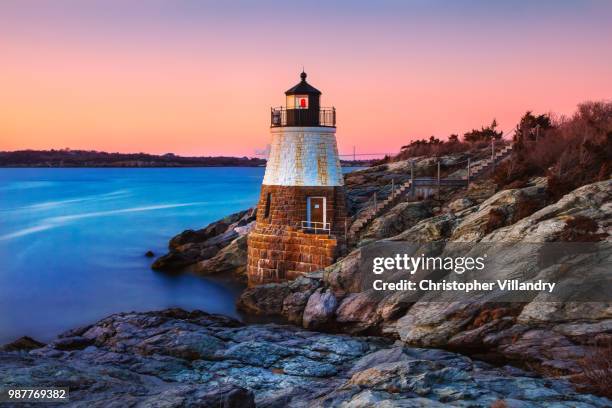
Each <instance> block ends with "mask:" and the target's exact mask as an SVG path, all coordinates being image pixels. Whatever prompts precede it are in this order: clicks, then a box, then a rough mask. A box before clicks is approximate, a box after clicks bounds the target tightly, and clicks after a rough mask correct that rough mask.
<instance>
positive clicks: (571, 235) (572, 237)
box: [559, 215, 608, 242]
mask: <svg viewBox="0 0 612 408" xmlns="http://www.w3.org/2000/svg"><path fill="white" fill-rule="evenodd" d="M598 229H599V226H598V225H597V223H596V222H595V221H593V220H592V219H591V218H589V217H585V216H583V215H577V216H575V217H572V218H570V219H569V220H568V221H567V222H566V224H565V227H564V228H563V231H561V234H560V235H559V240H560V241H564V242H598V241H602V240H603V239H605V238H606V237H607V236H608V234H607V233H605V232H602V233H599V234H597V233H596V232H597V230H598Z"/></svg>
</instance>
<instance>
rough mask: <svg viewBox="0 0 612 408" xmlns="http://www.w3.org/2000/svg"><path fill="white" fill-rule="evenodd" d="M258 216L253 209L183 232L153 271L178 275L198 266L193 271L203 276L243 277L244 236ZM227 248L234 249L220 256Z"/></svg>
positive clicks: (158, 260)
mask: <svg viewBox="0 0 612 408" xmlns="http://www.w3.org/2000/svg"><path fill="white" fill-rule="evenodd" d="M255 217H256V211H255V209H254V208H251V209H248V210H245V211H240V212H237V213H235V214H232V215H229V216H227V217H225V218H223V219H221V220H219V221H215V222H213V223H211V224H209V225H208V226H206V227H205V228H202V229H200V230H197V231H194V230H186V231H183V232H182V233H180V234H178V235H177V236H175V237H173V238H172V239H171V240H170V242H169V244H168V249H169V252H168V253H167V254H165V255H162V256H161V257H159V258H157V259H156V260H155V262H153V264H152V265H151V268H153V269H155V270H160V271H168V272H177V271H182V270H184V269H185V268H186V267H188V266H192V265H195V266H194V267H193V268H192V269H193V270H194V271H196V272H197V273H200V274H210V273H221V272H228V271H232V272H237V273H239V274H240V273H241V270H242V269H243V268H244V265H245V264H246V255H245V254H244V252H245V248H246V242H245V240H246V238H244V237H245V236H246V235H247V234H248V232H249V231H250V229H251V228H252V227H253V225H254V223H255ZM228 246H231V248H228V250H227V251H223V252H222V253H220V252H221V251H222V250H223V249H224V248H226V247H228ZM217 255H219V256H217ZM243 260H244V262H243ZM206 261H210V262H206Z"/></svg>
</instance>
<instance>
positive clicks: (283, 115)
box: [270, 106, 336, 127]
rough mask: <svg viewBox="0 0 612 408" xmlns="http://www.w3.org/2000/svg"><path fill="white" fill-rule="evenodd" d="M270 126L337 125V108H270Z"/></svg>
mask: <svg viewBox="0 0 612 408" xmlns="http://www.w3.org/2000/svg"><path fill="white" fill-rule="evenodd" d="M270 126H271V127H280V126H326V127H335V126H336V108H334V107H331V108H318V109H314V108H313V109H288V108H286V107H284V106H279V107H276V108H270Z"/></svg>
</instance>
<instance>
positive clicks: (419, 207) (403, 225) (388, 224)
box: [361, 201, 432, 239]
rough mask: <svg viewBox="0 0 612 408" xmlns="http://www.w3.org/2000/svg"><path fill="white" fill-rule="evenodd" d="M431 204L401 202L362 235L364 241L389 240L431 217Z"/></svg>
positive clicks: (375, 221)
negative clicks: (373, 239)
mask: <svg viewBox="0 0 612 408" xmlns="http://www.w3.org/2000/svg"><path fill="white" fill-rule="evenodd" d="M431 215H432V213H431V211H430V209H429V204H428V203H425V202H422V201H420V202H400V203H398V204H396V205H395V206H394V207H393V208H391V209H390V210H388V211H387V212H385V213H384V214H383V215H382V216H380V217H378V218H376V219H374V221H372V222H371V223H370V225H369V226H368V227H367V229H366V231H365V232H364V233H363V234H362V235H361V238H362V239H368V238H376V239H380V238H388V237H391V236H394V235H397V234H399V233H400V232H402V231H404V230H406V229H407V228H409V227H411V226H413V225H414V224H416V223H417V222H418V221H420V220H422V219H425V218H429V217H431Z"/></svg>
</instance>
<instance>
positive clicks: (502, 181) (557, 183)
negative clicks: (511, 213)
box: [493, 102, 612, 202]
mask: <svg viewBox="0 0 612 408" xmlns="http://www.w3.org/2000/svg"><path fill="white" fill-rule="evenodd" d="M529 115H530V117H529V118H527V119H525V117H524V118H523V119H525V120H522V121H521V123H522V124H521V126H520V127H517V131H516V133H515V137H514V139H515V143H514V149H513V153H512V155H511V157H510V158H509V159H508V160H507V161H505V162H504V163H501V164H500V165H499V166H498V167H497V168H496V171H495V172H494V175H493V178H494V181H495V183H496V184H497V185H498V187H499V188H508V187H510V186H519V185H524V184H525V183H526V182H527V181H528V180H529V179H530V178H532V177H535V176H546V177H547V178H548V182H549V196H550V197H549V201H551V202H552V201H556V200H558V199H559V198H560V197H561V196H563V195H564V194H567V193H568V192H570V191H572V190H574V189H576V188H578V187H580V186H583V185H585V184H589V183H593V182H595V181H599V180H606V179H608V178H609V176H610V163H611V162H612V144H611V143H610V142H611V141H612V102H586V103H583V104H580V105H578V110H577V112H576V113H575V114H574V115H573V116H572V117H571V118H565V117H562V118H560V119H557V120H555V121H552V123H549V122H551V121H550V118H549V117H548V116H543V115H539V116H533V115H531V113H529ZM534 124H539V125H540V130H539V131H538V134H539V137H538V138H537V140H536V138H535V137H534V132H533V128H530V127H529V126H533V125H534Z"/></svg>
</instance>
